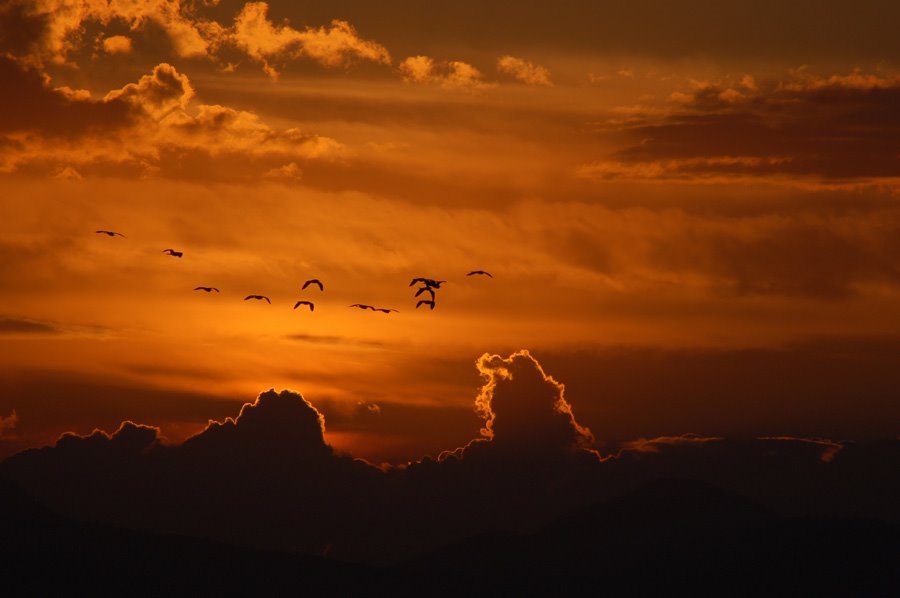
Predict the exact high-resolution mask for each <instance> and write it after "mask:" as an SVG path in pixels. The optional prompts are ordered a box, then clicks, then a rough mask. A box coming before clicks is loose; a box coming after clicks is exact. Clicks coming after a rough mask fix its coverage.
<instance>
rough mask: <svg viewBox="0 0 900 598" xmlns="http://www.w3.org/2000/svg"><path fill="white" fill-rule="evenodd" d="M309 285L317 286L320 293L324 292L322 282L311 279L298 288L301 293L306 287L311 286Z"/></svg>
mask: <svg viewBox="0 0 900 598" xmlns="http://www.w3.org/2000/svg"><path fill="white" fill-rule="evenodd" d="M311 284H317V285H319V290H320V291H324V290H325V285H323V284H322V281H321V280H319V279H318V278H311V279H309V280H307V281H306V282H304V283H303V286H302V287H301V288H300V290H301V291H302V290H304V289H306V287H308V286H309V285H311Z"/></svg>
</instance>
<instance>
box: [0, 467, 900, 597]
mask: <svg viewBox="0 0 900 598" xmlns="http://www.w3.org/2000/svg"><path fill="white" fill-rule="evenodd" d="M0 508H2V509H3V510H2V516H0V530H2V531H3V532H4V542H3V545H2V548H0V560H2V564H3V569H4V589H5V590H7V591H8V592H11V593H27V594H41V593H46V592H49V591H53V590H60V589H71V588H74V587H91V586H92V587H103V589H104V591H107V592H115V593H123V594H128V595H161V594H167V595H168V594H189V593H190V594H196V593H201V594H223V593H228V594H236V595H260V594H269V595H317V596H322V595H334V596H351V595H370V596H381V595H391V596H398V595H401V596H442V595H446V596H457V595H467V596H472V595H497V593H498V592H501V591H502V592H505V593H509V592H516V593H519V594H530V595H561V594H569V593H575V592H578V593H590V594H592V595H593V594H598V593H607V592H615V593H626V592H627V593H628V594H630V595H633V594H645V593H650V592H654V593H655V592H672V591H692V592H702V593H704V594H710V593H716V594H727V595H762V594H766V595H771V594H775V595H783V594H800V595H810V594H822V595H867V596H872V595H896V593H897V591H898V590H900V569H898V567H897V564H898V563H900V529H898V528H896V527H894V526H891V525H889V524H885V523H882V522H874V521H866V520H838V519H796V518H785V517H781V516H779V515H777V514H775V513H773V512H772V511H770V510H769V509H767V508H765V507H762V506H760V505H758V504H756V503H754V502H753V501H750V500H747V499H745V498H743V497H741V496H738V495H735V494H733V493H730V492H727V491H722V490H720V489H718V488H716V487H714V486H711V485H709V484H706V483H702V482H695V481H687V480H660V481H657V482H654V483H652V484H648V485H646V486H643V487H641V488H639V489H638V490H636V491H634V492H632V493H630V494H628V495H625V496H621V497H617V498H615V499H612V500H607V501H602V502H599V503H596V504H594V505H591V506H589V507H586V508H582V509H578V510H576V511H573V512H571V513H568V514H566V515H564V516H563V517H560V518H559V519H557V520H555V521H553V522H552V523H551V524H549V525H548V526H546V527H544V528H543V529H541V530H540V531H538V532H536V533H533V534H516V533H512V532H492V533H488V534H482V535H479V536H475V537H472V538H469V539H467V540H464V541H461V542H457V543H454V544H452V545H449V546H446V547H444V548H441V549H439V550H436V551H433V552H430V553H427V554H424V555H421V556H419V557H417V558H415V559H412V560H409V561H405V562H403V563H400V564H397V565H392V566H389V567H381V568H374V567H367V566H363V565H357V564H350V563H342V562H339V561H334V560H331V559H327V558H319V557H304V556H298V555H296V554H291V553H286V552H278V551H270V550H254V549H247V548H240V547H235V546H231V545H228V544H222V543H218V542H214V541H210V540H206V539H200V538H190V537H184V536H178V535H168V534H150V533H143V532H135V531H128V530H124V529H120V528H115V527H112V526H107V525H101V524H91V523H79V522H75V521H72V520H68V519H66V518H63V517H61V516H59V515H56V514H54V513H52V512H51V511H49V510H48V509H46V508H44V507H42V506H41V505H39V504H38V503H36V502H35V501H34V500H33V499H31V498H30V497H29V496H28V495H27V494H26V493H24V492H22V491H21V490H20V489H18V488H16V487H15V486H14V485H13V484H11V483H9V482H8V481H5V480H2V479H0ZM383 540H385V541H386V542H388V543H389V540H388V539H386V538H384V539H383ZM373 541H376V542H377V541H378V539H377V538H376V539H373ZM34 571H40V572H41V573H40V574H39V575H35V574H34V573H33V572H34Z"/></svg>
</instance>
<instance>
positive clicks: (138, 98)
mask: <svg viewBox="0 0 900 598" xmlns="http://www.w3.org/2000/svg"><path fill="white" fill-rule="evenodd" d="M193 96H194V89H193V87H191V83H190V81H188V78H187V76H186V75H183V74H181V73H179V72H178V71H177V70H175V67H173V66H172V65H170V64H167V63H162V64H158V65H156V66H155V67H153V72H152V73H151V74H149V75H144V76H143V77H141V78H140V80H138V82H137V83H129V84H128V85H126V86H125V87H123V88H122V89H117V90H114V91H111V92H109V93H108V94H106V97H105V98H103V100H104V101H105V102H111V101H115V100H118V99H121V100H124V101H126V102H129V103H131V104H132V105H134V106H135V107H136V108H138V109H139V110H141V111H143V112H145V113H147V114H149V115H150V116H152V117H153V118H155V119H157V120H159V119H161V118H162V117H164V116H166V115H167V114H169V113H171V112H172V111H174V110H177V109H181V110H184V109H185V108H187V105H188V102H189V101H190V99H191V98H192V97H193Z"/></svg>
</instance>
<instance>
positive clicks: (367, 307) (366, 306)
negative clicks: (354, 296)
mask: <svg viewBox="0 0 900 598" xmlns="http://www.w3.org/2000/svg"><path fill="white" fill-rule="evenodd" d="M350 307H358V308H360V309H371V310H372V311H375V308H374V307H372V306H371V305H366V304H365V303H354V304H353V305H351V306H350Z"/></svg>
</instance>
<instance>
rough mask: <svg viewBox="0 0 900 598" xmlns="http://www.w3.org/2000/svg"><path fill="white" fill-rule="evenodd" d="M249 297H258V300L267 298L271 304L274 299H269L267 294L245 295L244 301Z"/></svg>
mask: <svg viewBox="0 0 900 598" xmlns="http://www.w3.org/2000/svg"><path fill="white" fill-rule="evenodd" d="M248 299H256V300H257V301H259V300H262V299H265V300H266V301H268V302H269V304H270V305H271V303H272V300H271V299H269V298H268V297H266V296H265V295H247V296H246V297H244V301H247V300H248Z"/></svg>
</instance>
